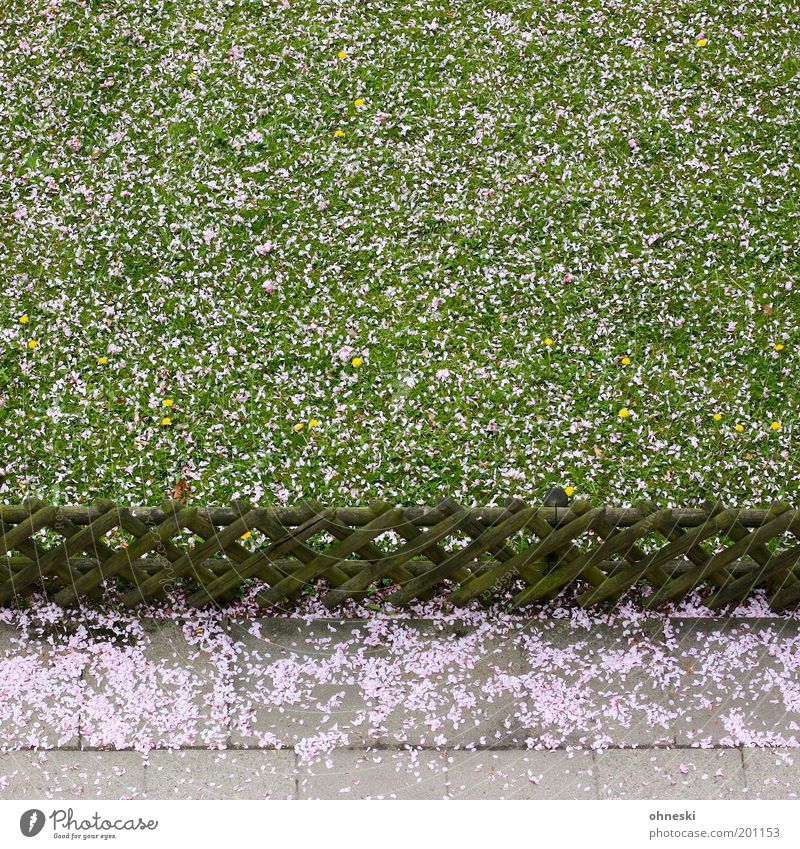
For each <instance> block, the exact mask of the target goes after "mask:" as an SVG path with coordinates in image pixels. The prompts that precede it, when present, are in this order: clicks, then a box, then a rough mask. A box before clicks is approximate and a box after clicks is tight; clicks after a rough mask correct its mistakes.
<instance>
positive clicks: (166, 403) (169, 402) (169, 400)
mask: <svg viewBox="0 0 800 849" xmlns="http://www.w3.org/2000/svg"><path fill="white" fill-rule="evenodd" d="M161 403H162V404H163V405H164V406H165V407H171V406H172V405H173V404H174V403H175V402H174V401H173V400H172V398H165V399H164V400H163V401H162V402H161Z"/></svg>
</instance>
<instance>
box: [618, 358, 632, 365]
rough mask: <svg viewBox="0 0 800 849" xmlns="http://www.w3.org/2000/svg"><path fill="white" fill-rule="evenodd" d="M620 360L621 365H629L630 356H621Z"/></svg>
mask: <svg viewBox="0 0 800 849" xmlns="http://www.w3.org/2000/svg"><path fill="white" fill-rule="evenodd" d="M620 362H621V363H622V365H624V366H629V365H630V364H631V358H630V357H623V358H622V359H621V360H620Z"/></svg>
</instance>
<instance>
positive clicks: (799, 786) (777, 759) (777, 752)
mask: <svg viewBox="0 0 800 849" xmlns="http://www.w3.org/2000/svg"><path fill="white" fill-rule="evenodd" d="M742 755H743V757H744V774H745V778H746V780H747V789H748V792H749V795H750V796H751V797H752V798H753V799H797V798H798V797H800V749H744V750H743V752H742Z"/></svg>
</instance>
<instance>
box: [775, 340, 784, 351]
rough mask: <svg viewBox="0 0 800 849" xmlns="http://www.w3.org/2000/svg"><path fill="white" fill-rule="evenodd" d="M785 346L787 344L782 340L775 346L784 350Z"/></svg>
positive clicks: (779, 349)
mask: <svg viewBox="0 0 800 849" xmlns="http://www.w3.org/2000/svg"><path fill="white" fill-rule="evenodd" d="M785 347H786V346H785V345H784V344H783V343H782V342H778V344H777V345H776V346H775V350H776V351H782V350H783V349H784V348H785Z"/></svg>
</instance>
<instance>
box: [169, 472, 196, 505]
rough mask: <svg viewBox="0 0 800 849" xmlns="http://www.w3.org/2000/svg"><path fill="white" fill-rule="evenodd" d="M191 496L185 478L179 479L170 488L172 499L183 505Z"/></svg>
mask: <svg viewBox="0 0 800 849" xmlns="http://www.w3.org/2000/svg"><path fill="white" fill-rule="evenodd" d="M191 494H192V490H191V487H190V486H189V483H188V481H187V480H186V478H181V479H180V480H179V481H178V482H177V483H176V484H175V486H174V487H173V488H172V497H173V498H174V499H175V500H176V501H182V502H183V503H184V504H186V502H187V500H188V498H189V496H190V495H191Z"/></svg>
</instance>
